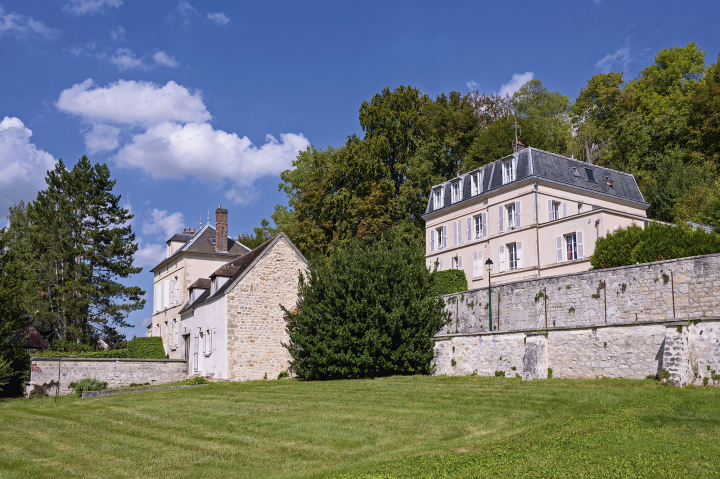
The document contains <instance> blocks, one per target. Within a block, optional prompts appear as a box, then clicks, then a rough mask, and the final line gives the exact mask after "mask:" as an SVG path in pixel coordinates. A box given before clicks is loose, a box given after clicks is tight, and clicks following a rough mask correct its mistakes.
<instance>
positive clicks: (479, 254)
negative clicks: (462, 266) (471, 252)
mask: <svg viewBox="0 0 720 479" xmlns="http://www.w3.org/2000/svg"><path fill="white" fill-rule="evenodd" d="M477 259H478V274H477V275H478V278H482V275H483V271H485V263H483V252H482V251H478V252H477Z"/></svg>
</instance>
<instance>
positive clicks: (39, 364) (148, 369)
mask: <svg viewBox="0 0 720 479" xmlns="http://www.w3.org/2000/svg"><path fill="white" fill-rule="evenodd" d="M58 374H59V379H60V394H71V393H72V392H74V390H73V389H71V388H70V383H72V382H78V381H79V380H81V379H85V378H94V379H97V380H98V381H105V382H107V383H108V388H119V387H127V386H129V385H130V384H132V383H135V384H144V383H151V384H166V383H172V382H177V381H182V380H183V379H186V378H187V377H188V376H187V361H185V360H180V359H125V358H115V359H105V358H102V359H100V358H62V359H59V360H58V359H57V358H42V357H34V358H32V359H31V360H30V384H29V386H28V391H31V390H32V389H33V387H35V386H36V385H37V386H42V385H45V384H50V383H51V382H52V381H58ZM46 389H47V392H48V394H54V393H55V388H54V387H53V388H51V389H50V388H47V387H46Z"/></svg>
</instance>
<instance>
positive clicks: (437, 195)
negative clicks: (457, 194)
mask: <svg viewBox="0 0 720 479" xmlns="http://www.w3.org/2000/svg"><path fill="white" fill-rule="evenodd" d="M442 193H443V189H442V187H441V188H438V189H436V190H434V191H433V202H434V203H435V204H434V205H433V206H434V207H433V209H435V210H438V209H440V208H442V207H443V197H442Z"/></svg>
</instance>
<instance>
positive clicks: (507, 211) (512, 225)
mask: <svg viewBox="0 0 720 479" xmlns="http://www.w3.org/2000/svg"><path fill="white" fill-rule="evenodd" d="M511 209H512V221H510V210H511ZM516 214H517V211H515V203H514V202H513V203H509V204H507V205H505V224H506V225H507V229H508V231H509V230H514V229H515V216H516Z"/></svg>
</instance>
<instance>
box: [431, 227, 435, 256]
mask: <svg viewBox="0 0 720 479" xmlns="http://www.w3.org/2000/svg"><path fill="white" fill-rule="evenodd" d="M430 252H431V253H434V252H435V228H433V229H431V230H430Z"/></svg>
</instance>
